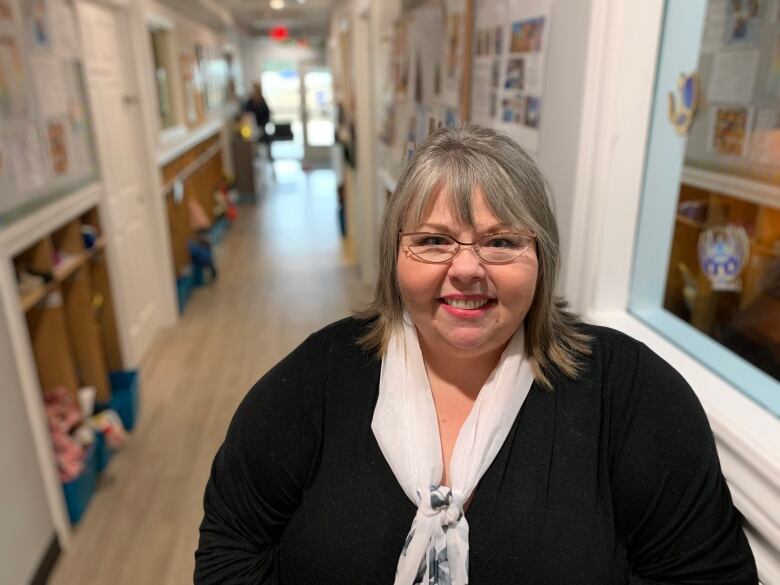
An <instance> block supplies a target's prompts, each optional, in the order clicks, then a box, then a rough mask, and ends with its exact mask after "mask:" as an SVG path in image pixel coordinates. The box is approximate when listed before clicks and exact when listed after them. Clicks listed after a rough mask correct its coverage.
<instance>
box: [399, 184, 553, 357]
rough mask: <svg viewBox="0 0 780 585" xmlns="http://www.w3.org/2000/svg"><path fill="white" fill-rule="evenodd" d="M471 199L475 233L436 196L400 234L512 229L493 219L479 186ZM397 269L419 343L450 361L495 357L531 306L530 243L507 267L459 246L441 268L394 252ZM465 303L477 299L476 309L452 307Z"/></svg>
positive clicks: (534, 265)
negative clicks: (416, 223) (452, 256)
mask: <svg viewBox="0 0 780 585" xmlns="http://www.w3.org/2000/svg"><path fill="white" fill-rule="evenodd" d="M473 197H474V201H473V211H474V219H475V225H476V230H473V229H471V228H470V227H468V226H466V225H463V224H461V223H460V222H459V221H458V220H457V219H456V218H455V217H453V214H452V213H451V211H450V209H449V205H448V202H447V199H446V196H445V195H442V193H441V192H439V194H438V195H436V196H435V198H434V200H433V202H432V204H431V206H430V208H429V211H428V213H427V215H424V216H423V218H422V221H421V223H420V225H416V226H404V231H421V232H435V233H443V234H447V235H449V236H452V237H453V238H455V239H456V240H460V241H461V242H473V241H475V240H477V239H478V238H480V237H481V236H484V235H485V234H495V233H500V232H508V231H517V230H513V229H511V228H509V227H507V226H504V225H503V224H502V223H501V222H500V221H499V220H498V219H497V218H496V217H495V216H494V215H493V213H492V212H491V211H490V208H489V207H488V206H487V204H486V202H485V198H484V195H483V194H482V192H481V190H480V189H479V188H477V189H476V190H475V192H474V195H473ZM397 270H398V283H399V285H400V288H401V296H402V297H403V301H404V305H405V307H406V310H407V311H408V312H409V315H410V316H411V318H412V321H413V322H414V324H415V325H416V327H417V330H418V332H419V335H420V343H421V345H423V346H424V347H427V348H429V349H430V350H433V351H439V350H441V351H443V352H445V353H449V354H450V355H451V356H452V357H460V358H474V357H486V358H487V357H490V358H491V359H497V358H498V356H499V355H500V354H501V352H503V350H504V348H505V347H506V344H507V343H508V342H509V340H510V338H511V337H512V335H513V334H514V332H515V331H516V330H517V328H518V327H519V326H520V324H521V323H522V322H523V319H525V316H526V314H527V313H528V309H529V308H530V307H531V303H532V302H533V298H534V291H535V290H536V278H537V270H538V262H537V257H536V248H535V244H533V245H532V246H531V247H530V248H529V249H528V250H526V251H525V252H524V253H523V255H522V256H520V257H519V258H517V259H515V260H513V261H512V262H510V263H508V264H487V263H485V262H483V261H482V260H481V259H480V258H478V257H477V256H476V254H475V253H474V251H473V249H472V248H470V247H469V248H461V250H460V253H459V254H458V255H457V256H456V257H455V258H454V259H453V260H451V261H450V262H448V263H446V264H428V263H426V262H422V261H421V260H419V259H417V258H415V257H414V256H413V255H412V254H411V253H410V252H409V251H408V250H404V249H403V248H399V250H398V264H397ZM464 300H467V301H476V305H474V304H473V303H472V304H471V305H472V306H476V307H478V308H459V307H456V306H453V304H459V303H458V301H461V302H462V301H464ZM485 301H486V303H485V304H484V305H482V306H479V305H481V304H482V303H483V302H485Z"/></svg>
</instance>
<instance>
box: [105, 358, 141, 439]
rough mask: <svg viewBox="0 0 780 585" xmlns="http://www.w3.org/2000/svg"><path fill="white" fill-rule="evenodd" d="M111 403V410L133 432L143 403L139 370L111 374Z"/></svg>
mask: <svg viewBox="0 0 780 585" xmlns="http://www.w3.org/2000/svg"><path fill="white" fill-rule="evenodd" d="M109 377H110V379H111V402H110V403H109V408H111V409H112V410H115V411H116V413H117V414H118V415H119V418H120V419H122V424H123V425H125V428H126V429H127V430H128V431H132V430H133V427H134V426H135V423H136V420H137V419H138V410H139V406H140V403H141V391H140V387H139V386H140V384H139V379H138V378H139V376H138V370H126V371H120V372H111V374H110V375H109Z"/></svg>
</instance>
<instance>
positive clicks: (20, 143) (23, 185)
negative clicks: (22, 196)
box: [8, 123, 48, 193]
mask: <svg viewBox="0 0 780 585" xmlns="http://www.w3.org/2000/svg"><path fill="white" fill-rule="evenodd" d="M8 144H9V145H13V147H12V148H9V151H10V153H11V155H10V159H11V172H12V173H13V176H14V178H15V180H16V186H17V189H18V190H19V191H20V192H22V193H29V192H31V191H35V190H36V189H39V188H40V187H41V186H43V184H44V183H45V182H46V181H47V179H48V175H47V173H46V167H45V166H44V163H43V151H42V149H41V140H40V136H39V134H38V128H37V127H36V126H35V124H33V123H26V124H24V125H23V126H21V127H18V128H15V129H13V130H10V131H9V132H8Z"/></svg>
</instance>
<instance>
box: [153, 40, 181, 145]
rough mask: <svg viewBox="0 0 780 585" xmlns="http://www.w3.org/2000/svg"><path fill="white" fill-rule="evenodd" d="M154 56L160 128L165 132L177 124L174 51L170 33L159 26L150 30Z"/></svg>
mask: <svg viewBox="0 0 780 585" xmlns="http://www.w3.org/2000/svg"><path fill="white" fill-rule="evenodd" d="M150 35H151V42H152V56H153V59H154V78H155V88H156V89H157V110H158V114H159V119H160V128H161V129H162V130H165V129H167V128H171V127H172V126H174V125H175V124H176V116H175V113H174V106H173V103H174V102H173V92H172V79H171V78H172V73H173V71H172V66H171V63H172V49H171V38H170V35H171V33H170V31H169V30H167V29H166V28H162V27H159V26H156V25H154V26H152V27H151V28H150Z"/></svg>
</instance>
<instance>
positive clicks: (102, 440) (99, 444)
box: [95, 432, 114, 472]
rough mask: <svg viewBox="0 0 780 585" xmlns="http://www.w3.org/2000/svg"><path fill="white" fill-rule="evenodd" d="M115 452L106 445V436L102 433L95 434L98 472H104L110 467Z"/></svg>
mask: <svg viewBox="0 0 780 585" xmlns="http://www.w3.org/2000/svg"><path fill="white" fill-rule="evenodd" d="M113 454H114V451H113V450H112V449H111V448H110V447H109V446H108V445H107V444H106V435H104V434H103V433H101V432H96V433H95V459H96V460H97V468H98V471H100V472H102V471H103V470H104V469H105V468H106V467H108V462H109V461H111V457H112V455H113Z"/></svg>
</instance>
